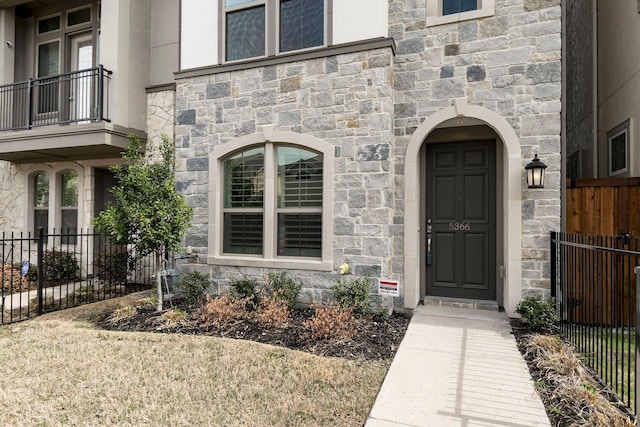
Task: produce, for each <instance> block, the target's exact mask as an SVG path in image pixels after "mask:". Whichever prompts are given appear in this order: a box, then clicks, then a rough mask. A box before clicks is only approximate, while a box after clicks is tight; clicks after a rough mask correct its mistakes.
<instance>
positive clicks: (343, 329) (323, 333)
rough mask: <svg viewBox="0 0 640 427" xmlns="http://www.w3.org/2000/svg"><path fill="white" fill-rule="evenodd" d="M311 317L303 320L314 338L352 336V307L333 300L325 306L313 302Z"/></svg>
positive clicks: (353, 325)
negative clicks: (343, 305) (338, 303)
mask: <svg viewBox="0 0 640 427" xmlns="http://www.w3.org/2000/svg"><path fill="white" fill-rule="evenodd" d="M311 308H313V310H314V311H315V313H314V315H313V317H312V318H311V319H309V320H307V321H305V322H304V327H305V328H307V329H309V330H310V334H311V337H312V338H314V339H343V338H350V337H352V336H353V335H354V334H355V332H356V328H355V318H354V317H353V307H342V306H339V305H337V304H336V303H335V302H332V303H331V304H329V305H327V306H319V305H316V304H313V305H312V306H311Z"/></svg>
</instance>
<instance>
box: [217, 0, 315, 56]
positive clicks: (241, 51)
mask: <svg viewBox="0 0 640 427" xmlns="http://www.w3.org/2000/svg"><path fill="white" fill-rule="evenodd" d="M325 2H326V0H224V7H223V9H224V18H223V21H224V26H223V28H224V31H223V34H222V38H223V40H224V51H225V53H224V58H225V61H236V60H240V59H248V58H258V57H262V56H272V55H276V54H278V53H283V52H291V51H296V50H302V49H308V48H312V47H317V46H323V45H324V44H325V27H326V25H325V21H326V13H325V10H326V4H325Z"/></svg>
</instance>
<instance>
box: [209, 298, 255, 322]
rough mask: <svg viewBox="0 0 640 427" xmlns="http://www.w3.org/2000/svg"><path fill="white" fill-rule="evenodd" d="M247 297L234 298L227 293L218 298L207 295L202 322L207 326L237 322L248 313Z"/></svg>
mask: <svg viewBox="0 0 640 427" xmlns="http://www.w3.org/2000/svg"><path fill="white" fill-rule="evenodd" d="M247 301H248V299H247V298H243V299H233V298H232V297H230V296H229V295H227V294H225V295H222V296H219V297H217V298H213V297H211V295H207V302H206V303H205V304H204V306H203V307H202V313H201V314H200V323H202V326H204V327H205V328H208V327H209V326H211V325H214V326H219V325H224V324H226V323H231V322H236V321H238V320H241V319H242V318H244V317H245V316H246V315H247V309H246V306H247Z"/></svg>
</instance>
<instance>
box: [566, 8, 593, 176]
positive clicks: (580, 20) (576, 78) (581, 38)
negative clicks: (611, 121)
mask: <svg viewBox="0 0 640 427" xmlns="http://www.w3.org/2000/svg"><path fill="white" fill-rule="evenodd" d="M593 3H594V2H593V1H591V0H588V1H587V0H570V1H567V2H566V27H567V31H566V45H567V52H566V55H565V58H566V64H567V65H566V67H567V71H566V76H567V77H566V91H567V92H566V93H567V101H566V106H567V107H566V108H567V111H566V121H567V138H566V140H567V142H566V143H567V152H566V156H567V157H569V156H572V155H578V156H579V158H580V160H581V165H580V172H581V173H580V174H579V175H580V176H579V177H581V178H593V177H595V176H596V168H595V167H594V166H593V162H594V160H595V156H594V155H595V153H594V151H595V146H596V145H595V141H596V135H595V133H594V132H595V129H594V126H595V123H594V114H595V113H594V108H595V104H594V97H595V94H594V80H593V73H594V61H595V58H594V52H593V46H594V45H593V43H594V37H593V36H594V26H593Z"/></svg>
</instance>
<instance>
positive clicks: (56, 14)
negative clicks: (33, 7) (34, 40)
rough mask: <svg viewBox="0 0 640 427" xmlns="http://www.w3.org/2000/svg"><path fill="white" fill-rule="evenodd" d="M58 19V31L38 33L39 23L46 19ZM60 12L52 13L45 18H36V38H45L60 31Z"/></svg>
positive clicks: (61, 24)
mask: <svg viewBox="0 0 640 427" xmlns="http://www.w3.org/2000/svg"><path fill="white" fill-rule="evenodd" d="M55 17H58V19H59V21H58V25H59V27H58V29H56V30H49V31H45V32H43V33H41V32H40V22H41V21H44V20H46V19H51V18H55ZM62 21H63V20H62V12H57V13H52V14H50V15H46V16H40V17H38V19H36V25H35V30H36V36H37V37H40V36H42V37H46V36H47V35H50V34H53V33H57V32H59V31H62V29H63V27H64V26H63V22H62Z"/></svg>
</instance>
